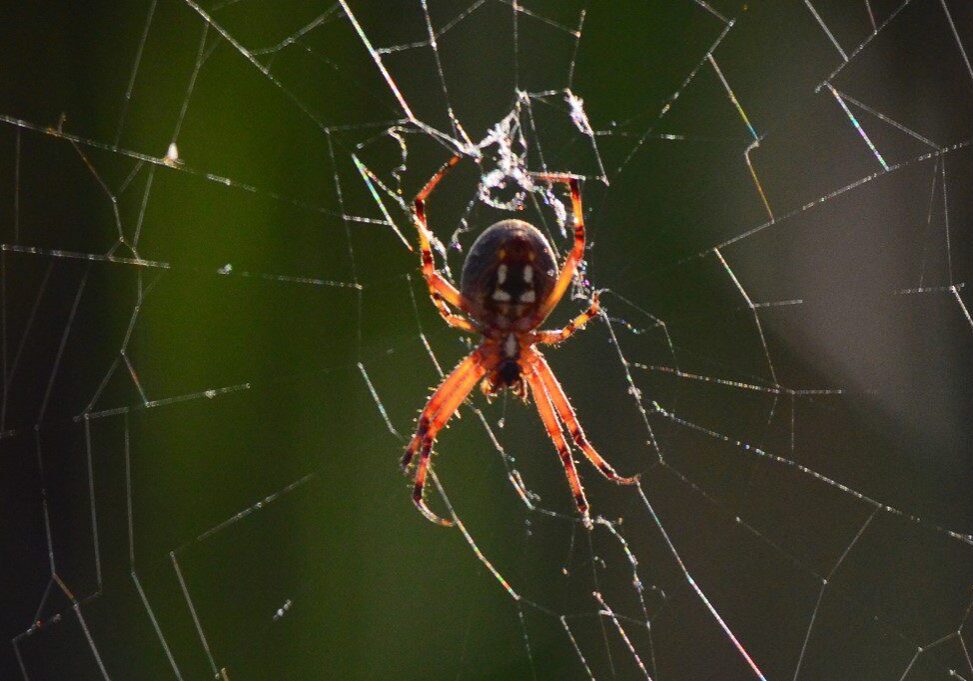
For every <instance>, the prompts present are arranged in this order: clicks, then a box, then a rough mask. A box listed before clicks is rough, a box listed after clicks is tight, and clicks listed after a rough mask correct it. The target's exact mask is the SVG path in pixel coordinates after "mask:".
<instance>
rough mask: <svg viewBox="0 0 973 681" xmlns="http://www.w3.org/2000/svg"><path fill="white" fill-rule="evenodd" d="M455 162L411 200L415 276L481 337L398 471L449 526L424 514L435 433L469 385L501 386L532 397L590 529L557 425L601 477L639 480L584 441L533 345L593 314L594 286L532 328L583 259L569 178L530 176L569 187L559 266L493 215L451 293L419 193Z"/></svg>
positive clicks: (544, 246)
mask: <svg viewBox="0 0 973 681" xmlns="http://www.w3.org/2000/svg"><path fill="white" fill-rule="evenodd" d="M459 160H460V156H458V155H457V156H454V157H453V158H451V159H450V160H449V161H448V162H447V163H446V164H444V165H443V166H442V168H440V169H439V171H438V172H437V173H436V174H435V175H433V176H432V178H431V179H430V180H429V182H428V183H426V186H425V187H424V188H423V189H422V191H420V192H419V194H418V195H417V196H416V198H415V201H414V204H413V217H414V220H415V225H416V228H417V229H418V232H419V246H420V249H421V261H422V275H423V277H424V278H425V280H426V283H427V285H428V287H429V296H430V297H431V298H432V302H433V305H435V306H436V309H437V310H438V311H439V314H440V315H441V316H442V318H443V319H444V320H445V321H446V323H447V324H448V325H449V326H451V327H454V328H457V329H460V330H462V331H466V332H469V333H476V334H480V335H481V336H482V337H483V340H482V342H481V343H480V344H479V346H477V348H476V349H475V350H473V352H471V353H470V354H469V355H468V356H467V357H466V358H465V359H463V360H462V361H461V362H460V363H459V365H457V367H456V368H455V369H453V371H452V373H450V374H449V376H447V377H446V378H445V379H444V380H443V381H442V383H440V384H439V387H438V388H437V389H436V391H435V392H434V393H433V395H432V397H430V398H429V401H428V402H427V403H426V406H425V408H424V409H423V410H422V412H421V413H420V414H419V419H418V424H417V427H416V432H415V435H413V437H412V439H411V441H410V442H409V444H408V446H407V447H406V450H405V454H404V456H403V457H402V468H403V471H405V472H408V471H409V469H410V466H411V465H412V464H413V462H416V465H415V478H414V487H413V492H412V500H413V502H414V503H415V505H416V507H417V508H418V509H419V511H421V512H422V514H423V515H424V516H425V517H426V518H428V519H429V520H431V521H432V522H434V523H437V524H439V525H444V526H450V525H452V524H453V523H452V521H451V520H447V519H445V518H441V517H439V516H438V515H436V514H435V513H433V512H432V511H431V510H430V509H429V507H428V506H427V505H426V502H425V499H424V498H423V490H424V487H425V483H426V476H427V474H428V472H429V457H430V454H431V453H432V446H433V443H434V442H435V440H436V436H437V435H438V434H439V431H440V430H442V429H443V427H445V425H446V423H447V422H448V421H449V419H450V418H451V417H452V416H453V414H454V413H455V412H456V410H457V409H458V408H459V406H460V404H462V402H463V401H464V400H465V399H466V397H467V396H468V395H469V393H470V392H471V391H472V390H473V388H474V387H475V386H476V384H477V382H481V383H480V387H481V389H482V391H483V393H484V394H485V395H486V396H487V398H488V399H490V398H492V397H493V396H494V395H496V394H497V393H499V392H500V391H502V390H505V389H509V390H511V391H512V392H513V393H514V394H515V395H517V396H518V397H520V398H522V399H523V400H524V401H525V402H526V401H527V398H528V392H530V393H533V395H534V402H535V404H536V405H537V412H538V413H539V414H540V418H541V421H542V422H543V423H544V427H545V429H546V430H547V434H548V436H549V437H550V438H551V440H552V441H553V443H554V446H555V448H556V449H557V453H558V455H559V457H560V459H561V464H562V465H563V466H564V473H565V475H566V476H567V479H568V485H570V487H571V492H572V494H573V496H574V503H575V505H576V506H577V508H578V511H579V513H580V514H581V518H582V521H583V523H584V524H585V526H586V527H589V528H590V527H591V517H590V515H589V512H588V508H589V507H588V501H587V499H586V498H585V493H584V488H583V487H582V486H581V480H580V479H579V477H578V472H577V470H576V469H575V465H574V459H573V457H572V455H571V451H570V449H569V447H568V442H567V440H566V439H565V437H564V433H563V432H562V430H561V423H563V424H564V425H565V426H566V427H567V430H568V432H569V433H570V434H571V438H572V439H573V441H574V443H575V444H576V445H577V446H578V448H579V449H580V450H581V451H582V452H583V453H584V454H585V456H586V457H587V458H588V460H589V461H590V462H591V463H592V464H593V465H594V466H595V467H596V468H597V469H598V470H599V471H600V472H601V474H602V475H604V476H605V477H606V478H608V479H609V480H611V481H613V482H615V483H618V484H623V485H631V484H634V483H636V482H637V481H638V479H639V478H638V476H637V475H636V476H632V477H622V476H620V475H619V474H618V473H616V472H615V469H613V468H612V467H611V465H609V463H608V462H607V461H605V460H604V459H603V458H602V457H601V455H599V454H598V452H597V451H596V450H595V448H594V447H592V446H591V443H590V442H589V441H588V438H587V437H586V436H585V433H584V430H583V429H582V428H581V423H580V422H579V421H578V417H577V415H576V414H575V412H574V408H573V407H572V406H571V403H570V402H569V401H568V397H567V395H566V394H565V393H564V390H563V389H562V388H561V384H560V383H559V382H558V380H557V378H556V377H555V376H554V374H553V372H552V371H551V367H550V366H549V365H548V364H547V361H546V360H545V359H544V356H543V355H542V354H541V353H540V351H539V350H538V349H537V348H536V347H535V346H537V345H556V344H558V343H561V342H562V341H565V340H567V339H568V338H570V337H571V336H572V335H573V334H574V333H575V332H576V331H578V330H579V329H582V328H583V327H584V326H585V324H587V323H588V321H589V320H590V319H591V318H592V317H594V316H596V315H597V314H598V313H599V311H600V307H599V304H598V293H597V292H595V294H594V295H593V296H592V301H591V306H590V307H589V308H588V309H587V310H585V311H584V312H582V313H581V314H580V315H578V316H577V317H575V319H574V320H573V321H571V322H570V323H568V325H567V326H565V327H564V328H562V329H557V330H537V327H539V326H540V324H541V323H542V322H543V321H544V320H545V319H546V318H547V316H548V315H549V314H550V313H551V311H552V310H553V309H554V307H555V306H556V305H557V304H558V302H559V301H560V300H561V298H562V297H563V296H564V294H565V292H566V291H567V290H568V287H569V286H570V285H571V281H572V279H573V278H574V274H575V270H576V269H577V266H578V263H579V262H580V261H581V258H582V256H583V255H584V247H585V229H584V217H583V213H582V208H581V191H580V188H579V186H578V180H577V178H575V177H573V176H571V175H567V174H557V173H545V174H538V175H536V176H535V177H536V178H537V179H540V180H541V181H544V182H549V183H553V182H561V183H564V184H566V185H567V186H568V188H569V189H570V191H571V207H572V211H573V213H574V246H573V248H572V249H571V252H570V254H569V255H568V257H567V259H566V260H565V262H564V265H563V267H561V269H560V272H559V271H558V267H557V262H556V260H555V257H554V251H553V250H552V249H551V246H550V244H549V243H548V242H547V239H545V238H544V235H543V234H542V233H541V232H540V230H538V229H537V228H536V227H534V226H533V225H531V224H529V223H527V222H524V221H522V220H513V219H509V220H501V221H500V222H497V223H495V224H493V225H491V226H490V227H488V228H487V229H486V230H484V231H483V233H482V234H480V236H479V237H478V238H477V239H476V241H474V242H473V246H472V248H471V249H470V252H469V254H468V255H467V257H466V261H465V262H464V263H463V270H462V275H461V279H460V288H459V290H457V289H456V287H455V286H453V284H451V283H450V282H449V281H448V280H447V279H446V278H445V277H443V276H442V275H441V274H440V273H439V271H438V270H437V269H436V265H435V262H434V260H433V254H432V249H431V248H430V245H429V242H430V233H429V228H428V226H427V224H426V199H427V198H428V196H429V195H430V194H431V193H432V191H433V189H435V187H436V185H437V184H439V181H440V180H441V179H442V178H443V176H444V175H445V174H446V173H447V172H448V171H449V170H450V169H451V168H452V167H453V166H455V165H456V164H457V163H458V162H459ZM450 306H452V307H454V308H458V309H459V310H460V311H462V312H465V313H466V314H467V315H468V317H466V316H463V315H461V314H456V313H454V312H453V311H452V309H451V307H450ZM559 419H560V421H559ZM417 455H418V459H416V456H417Z"/></svg>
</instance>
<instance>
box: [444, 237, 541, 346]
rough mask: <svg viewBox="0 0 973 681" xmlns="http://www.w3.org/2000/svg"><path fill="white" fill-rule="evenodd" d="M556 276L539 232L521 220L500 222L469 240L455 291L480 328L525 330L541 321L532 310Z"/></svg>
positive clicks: (534, 309)
mask: <svg viewBox="0 0 973 681" xmlns="http://www.w3.org/2000/svg"><path fill="white" fill-rule="evenodd" d="M556 279H557V263H556V261H555V260H554V251H553V250H552V249H551V246H550V244H549V243H548V242H547V239H545V238H544V235H543V234H541V232H540V230H538V229H537V228H536V227H534V226H533V225H531V224H529V223H527V222H524V221H523V220H501V221H500V222H497V223H495V224H493V225H491V226H490V227H488V228H487V229H486V230H484V231H483V233H482V234H480V236H479V237H477V239H476V241H474V242H473V246H472V248H470V252H469V255H467V256H466V261H465V262H464V263H463V274H462V278H461V283H460V289H461V291H462V294H463V297H464V298H465V299H466V301H467V303H468V304H469V306H470V314H471V315H472V316H473V317H474V318H475V319H476V320H477V321H479V322H480V323H481V324H482V326H483V327H484V328H485V330H487V331H491V330H493V331H505V330H508V329H515V330H518V331H525V330H527V329H530V328H533V327H535V326H537V325H538V324H540V323H541V321H543V320H542V319H536V318H535V317H534V315H533V313H534V312H535V311H536V310H537V308H538V305H539V303H540V302H541V301H543V300H544V299H545V298H546V297H547V295H548V294H549V293H550V292H551V289H553V288H554V284H555V281H556ZM487 335H490V334H489V333H488V334H487Z"/></svg>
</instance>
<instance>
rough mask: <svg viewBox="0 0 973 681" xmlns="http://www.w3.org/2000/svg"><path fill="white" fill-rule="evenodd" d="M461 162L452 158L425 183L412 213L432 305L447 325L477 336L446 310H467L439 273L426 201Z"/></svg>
mask: <svg viewBox="0 0 973 681" xmlns="http://www.w3.org/2000/svg"><path fill="white" fill-rule="evenodd" d="M459 160H460V157H459V156H453V157H452V158H451V159H449V161H447V162H446V163H445V164H444V165H443V167H442V168H440V169H439V170H438V171H437V172H436V174H435V175H433V176H432V179H430V180H429V182H427V183H426V186H425V187H423V188H422V191H420V192H419V195H418V196H416V198H415V202H414V204H413V213H414V217H415V223H416V229H417V230H418V232H419V257H420V258H421V260H422V276H423V277H424V278H425V280H426V285H427V286H428V287H429V297H430V298H432V302H433V305H435V306H436V309H437V310H439V314H440V315H442V317H443V319H445V320H446V323H447V324H449V325H450V326H453V327H456V328H458V329H463V330H464V331H471V332H474V333H475V332H477V331H478V329H477V328H476V326H474V325H473V324H472V323H471V322H470V321H469V320H467V319H466V318H464V317H461V316H460V315H456V314H453V313H452V311H451V310H450V309H449V307H448V306H447V303H448V304H449V305H452V306H454V307H457V308H459V309H461V310H465V309H466V307H467V306H466V304H465V301H464V300H463V296H462V294H460V292H459V291H458V290H456V287H455V286H453V285H452V284H451V283H449V281H447V280H446V279H445V278H444V277H443V276H442V275H441V274H440V273H439V272H438V271H437V270H436V263H435V260H434V259H433V254H432V246H431V244H430V242H429V227H428V225H427V224H426V197H428V196H429V194H431V193H432V190H433V189H435V188H436V185H437V184H439V181H440V180H441V179H443V176H444V175H445V174H446V173H447V172H448V171H449V169H450V168H452V167H453V166H454V165H456V164H457V163H458V162H459Z"/></svg>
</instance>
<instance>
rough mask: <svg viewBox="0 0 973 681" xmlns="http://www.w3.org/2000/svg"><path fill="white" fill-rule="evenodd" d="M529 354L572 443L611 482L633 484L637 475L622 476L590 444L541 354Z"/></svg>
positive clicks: (637, 478) (534, 352) (535, 352)
mask: <svg viewBox="0 0 973 681" xmlns="http://www.w3.org/2000/svg"><path fill="white" fill-rule="evenodd" d="M531 354H532V355H533V357H532V362H533V365H534V370H535V371H536V372H537V374H538V376H540V379H541V381H542V383H543V384H544V387H545V388H546V389H547V394H548V395H550V398H551V402H552V403H553V404H554V408H555V409H556V410H557V413H558V415H559V416H560V417H561V420H562V421H563V422H564V425H565V426H567V429H568V432H569V433H571V438H572V439H573V440H574V443H575V444H576V445H578V447H579V448H580V449H581V451H582V452H584V455H585V456H586V457H588V460H589V461H591V463H592V464H594V466H595V468H597V469H598V470H599V471H600V472H601V474H602V475H604V476H605V477H606V478H608V479H609V480H611V481H612V482H617V483H618V484H620V485H634V484H635V483H637V482H638V480H639V476H637V475H633V476H631V477H624V476H621V475H619V474H618V473H616V472H615V469H614V468H612V467H611V464H609V463H608V462H607V461H605V460H604V459H603V458H601V455H600V454H599V453H598V452H597V451H596V450H595V448H594V447H592V446H591V443H590V442H588V438H587V436H585V434H584V429H583V428H582V427H581V422H580V421H578V415H577V414H576V413H575V412H574V408H573V407H572V406H571V403H570V402H569V401H568V396H567V395H565V394H564V389H563V388H562V387H561V384H560V382H558V380H557V377H556V376H554V372H553V371H551V367H550V365H548V363H547V361H546V360H545V359H544V357H543V355H541V353H539V352H537V351H536V350H532V351H531Z"/></svg>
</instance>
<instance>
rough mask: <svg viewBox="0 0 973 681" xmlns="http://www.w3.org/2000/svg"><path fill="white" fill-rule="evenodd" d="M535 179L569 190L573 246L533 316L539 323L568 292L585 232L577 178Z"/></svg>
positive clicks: (582, 245) (551, 177)
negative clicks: (560, 183)
mask: <svg viewBox="0 0 973 681" xmlns="http://www.w3.org/2000/svg"><path fill="white" fill-rule="evenodd" d="M536 177H538V178H539V179H541V180H546V181H548V182H563V183H565V184H567V185H568V187H569V188H570V190H571V211H572V213H573V214H574V246H573V247H572V248H571V252H570V253H569V254H568V257H567V260H565V261H564V266H563V267H561V274H560V275H559V276H558V278H557V282H556V283H555V284H554V288H553V289H551V292H550V293H549V294H548V296H547V298H545V299H544V300H543V301H541V304H540V305H538V307H537V312H536V313H535V315H536V318H537V320H538V323H539V322H540V321H541V320H543V319H544V318H546V317H547V315H548V314H550V312H551V310H553V309H554V306H555V305H557V304H558V303H559V302H560V301H561V298H563V297H564V294H565V292H566V291H567V290H568V286H570V285H571V281H572V280H573V279H574V272H575V270H576V269H577V268H578V263H579V262H581V259H582V258H583V257H584V240H585V231H584V210H583V209H582V206H581V187H580V186H579V185H578V178H576V177H571V176H570V175H559V174H550V173H548V174H540V175H537V176H536Z"/></svg>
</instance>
